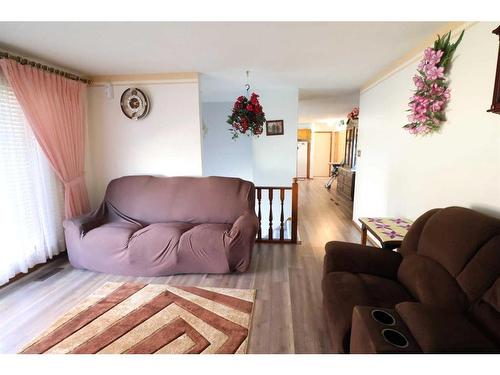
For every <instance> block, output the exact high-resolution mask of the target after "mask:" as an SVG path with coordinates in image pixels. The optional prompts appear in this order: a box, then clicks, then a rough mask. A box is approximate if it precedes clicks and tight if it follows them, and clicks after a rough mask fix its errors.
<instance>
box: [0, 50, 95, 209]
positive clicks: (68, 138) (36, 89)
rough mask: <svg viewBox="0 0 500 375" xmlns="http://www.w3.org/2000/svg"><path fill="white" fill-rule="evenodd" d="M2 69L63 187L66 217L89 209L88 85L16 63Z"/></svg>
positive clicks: (7, 63)
mask: <svg viewBox="0 0 500 375" xmlns="http://www.w3.org/2000/svg"><path fill="white" fill-rule="evenodd" d="M0 68H1V69H2V71H3V73H4V75H5V77H6V78H7V80H8V82H9V84H10V85H11V86H12V89H13V91H14V93H15V94H16V98H17V100H18V101H19V104H20V105H21V108H22V109H23V112H24V114H25V116H26V119H27V120H28V122H29V124H30V126H31V128H32V129H33V133H34V134H35V137H36V139H37V141H38V143H39V144H40V146H41V148H42V150H43V152H44V153H45V155H46V156H47V159H48V160H49V161H50V164H51V165H52V168H53V169H54V171H55V173H56V174H57V176H58V177H59V179H60V180H61V181H62V182H63V184H64V207H65V216H66V218H70V217H74V216H78V215H81V214H83V213H85V212H87V211H88V210H89V201H88V195H87V188H86V186H85V179H84V165H85V113H84V102H83V99H84V95H85V90H86V85H85V84H84V83H82V82H77V81H74V80H70V79H67V78H64V77H62V76H59V75H57V74H53V73H49V72H46V71H43V70H40V69H37V68H34V67H31V66H29V65H22V64H19V63H17V62H15V61H13V60H8V59H1V60H0Z"/></svg>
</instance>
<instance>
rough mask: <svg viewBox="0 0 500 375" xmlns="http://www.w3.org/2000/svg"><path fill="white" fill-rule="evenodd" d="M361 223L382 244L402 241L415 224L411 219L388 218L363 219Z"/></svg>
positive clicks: (360, 219)
mask: <svg viewBox="0 0 500 375" xmlns="http://www.w3.org/2000/svg"><path fill="white" fill-rule="evenodd" d="M359 221H361V223H363V224H364V225H365V226H366V228H367V229H368V230H369V231H370V232H372V233H373V234H375V235H376V237H378V239H379V240H380V241H381V242H391V241H402V240H403V238H404V236H405V235H406V233H407V232H408V229H410V226H411V224H412V223H413V222H412V221H411V220H409V219H403V218H388V217H361V218H359Z"/></svg>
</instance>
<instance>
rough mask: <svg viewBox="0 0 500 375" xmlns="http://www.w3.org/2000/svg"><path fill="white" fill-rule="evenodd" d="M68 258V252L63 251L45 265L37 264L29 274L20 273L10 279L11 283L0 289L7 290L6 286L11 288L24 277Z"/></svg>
mask: <svg viewBox="0 0 500 375" xmlns="http://www.w3.org/2000/svg"><path fill="white" fill-rule="evenodd" d="M67 257H68V254H67V252H66V250H64V251H61V252H60V253H59V254H57V255H55V256H53V257H52V258H51V259H47V261H46V262H44V263H38V264H35V265H34V266H33V267H31V268H29V269H28V272H19V273H18V274H16V275H15V276H14V277H12V278H10V279H9V281H7V282H6V283H5V284H3V285H0V289H2V288H5V287H6V286H9V285H11V284H13V283H15V282H16V281H18V280H20V279H22V278H23V277H26V276H28V275H31V274H32V273H33V272H35V271H38V270H39V269H41V268H43V267H45V266H46V265H48V264H50V263H53V262H55V261H57V260H59V259H63V258H67Z"/></svg>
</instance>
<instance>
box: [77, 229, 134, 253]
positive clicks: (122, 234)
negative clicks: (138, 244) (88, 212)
mask: <svg viewBox="0 0 500 375" xmlns="http://www.w3.org/2000/svg"><path fill="white" fill-rule="evenodd" d="M140 229H142V226H141V225H139V224H136V223H130V222H125V221H113V222H111V223H106V224H103V225H101V226H98V227H97V228H94V229H92V230H91V231H89V232H87V233H85V235H84V236H83V237H82V241H83V243H84V245H85V246H88V248H89V251H95V252H96V253H97V255H98V254H99V253H104V252H105V253H106V254H107V256H108V255H112V254H114V253H116V254H119V253H120V252H122V251H123V250H124V249H126V248H127V247H128V244H129V241H130V237H132V235H133V234H134V233H135V232H137V231H138V230H140Z"/></svg>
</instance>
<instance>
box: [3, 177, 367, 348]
mask: <svg viewBox="0 0 500 375" xmlns="http://www.w3.org/2000/svg"><path fill="white" fill-rule="evenodd" d="M324 182H325V179H314V180H305V181H300V182H299V236H300V239H301V241H302V243H301V244H300V245H274V244H273V245H270V244H257V245H256V246H255V248H254V254H253V259H252V265H251V268H250V270H249V271H248V272H246V273H244V274H237V275H236V274H232V275H178V276H168V277H156V278H153V277H123V276H113V275H106V274H100V273H94V272H90V271H83V270H77V269H74V268H72V267H71V265H70V264H69V263H68V261H67V260H66V259H65V258H64V257H63V258H61V259H58V260H56V261H53V262H51V263H49V264H47V265H45V266H43V267H41V268H39V269H37V270H36V271H34V272H32V273H30V274H29V275H27V276H25V277H23V278H21V279H19V280H17V281H15V282H13V283H11V284H9V285H7V286H5V287H4V288H1V289H0V352H1V353H15V352H17V351H18V350H19V349H20V348H21V347H22V346H23V345H24V344H26V343H27V342H29V341H30V340H32V339H33V338H34V337H36V336H37V335H39V334H40V333H41V332H42V331H44V329H45V328H47V327H48V326H49V325H50V324H51V323H52V322H53V321H54V320H55V319H56V318H58V317H59V316H60V315H62V314H63V313H64V312H66V311H67V310H69V309H70V308H71V307H73V306H74V305H76V304H78V302H79V301H81V300H82V299H84V298H85V297H87V296H88V295H89V294H91V293H92V292H93V291H94V290H95V289H97V288H98V287H99V286H101V285H102V284H104V283H105V282H106V281H137V282H149V283H168V284H171V285H199V286H212V287H228V288H248V289H252V288H253V289H257V299H256V304H255V311H254V318H253V324H252V330H251V336H250V343H249V353H328V352H329V350H330V342H329V338H328V334H327V332H326V329H325V321H324V318H323V311H322V308H321V299H322V295H321V276H322V265H323V255H324V245H325V243H326V242H327V241H330V240H340V241H352V242H358V241H359V237H360V234H359V232H358V230H357V229H356V228H355V227H354V225H353V224H352V222H351V213H352V206H350V205H349V203H350V202H348V201H346V200H342V199H339V198H338V197H336V195H335V192H334V190H333V189H334V187H335V186H332V191H331V192H328V191H327V190H326V189H325V188H324V187H323V184H324ZM58 268H60V269H61V270H59V271H58V272H55V271H56V269H58ZM53 272H55V273H53ZM51 273H53V274H51Z"/></svg>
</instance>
